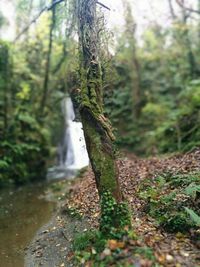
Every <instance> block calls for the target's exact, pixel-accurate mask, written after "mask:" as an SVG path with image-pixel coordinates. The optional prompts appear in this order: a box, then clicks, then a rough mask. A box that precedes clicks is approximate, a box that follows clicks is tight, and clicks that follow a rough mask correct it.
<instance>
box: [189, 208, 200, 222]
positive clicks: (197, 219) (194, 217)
mask: <svg viewBox="0 0 200 267" xmlns="http://www.w3.org/2000/svg"><path fill="white" fill-rule="evenodd" d="M185 210H186V212H187V213H188V214H189V215H190V217H191V219H192V221H193V222H194V223H195V224H196V225H197V226H200V216H199V215H197V214H196V213H195V212H194V211H193V210H191V209H188V208H186V207H185Z"/></svg>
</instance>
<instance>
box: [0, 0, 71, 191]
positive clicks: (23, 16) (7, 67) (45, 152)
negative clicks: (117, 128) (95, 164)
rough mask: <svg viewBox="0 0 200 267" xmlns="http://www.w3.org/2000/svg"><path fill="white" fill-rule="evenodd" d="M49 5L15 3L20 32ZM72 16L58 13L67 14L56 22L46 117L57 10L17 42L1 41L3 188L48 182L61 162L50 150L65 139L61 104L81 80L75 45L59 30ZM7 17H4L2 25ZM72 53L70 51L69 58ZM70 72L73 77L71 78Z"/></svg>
mask: <svg viewBox="0 0 200 267" xmlns="http://www.w3.org/2000/svg"><path fill="white" fill-rule="evenodd" d="M42 2H43V3H42ZM40 4H41V6H40ZM44 4H45V3H44V1H40V3H39V2H37V1H36V3H34V4H33V5H32V2H30V1H27V0H18V1H16V3H14V5H15V7H16V16H15V18H16V21H15V22H16V27H17V32H18V33H20V32H21V31H22V30H23V29H24V27H25V26H27V25H28V24H29V22H30V18H31V17H32V16H33V15H34V14H36V13H37V14H38V10H39V9H40V8H41V7H42V8H43V7H44ZM61 5H62V4H61ZM67 12H69V10H68V11H67V9H63V8H59V9H57V11H56V16H57V17H59V14H61V13H62V16H60V17H59V21H57V22H56V27H55V29H54V33H53V47H52V53H51V62H50V63H51V64H50V69H49V84H48V94H47V99H46V105H45V106H44V114H43V115H42V114H41V100H42V96H43V93H44V79H45V69H46V62H47V54H48V49H49V27H50V24H51V21H50V19H51V16H50V13H51V11H50V12H46V13H44V14H43V15H42V16H41V17H40V19H39V20H37V23H36V27H34V29H32V28H31V27H30V29H29V31H27V32H25V33H24V34H23V35H22V36H21V37H20V39H18V40H17V41H16V42H15V43H14V42H13V43H9V42H5V41H2V40H0V110H1V111H0V156H1V161H0V186H4V185H7V184H21V183H26V182H30V181H35V180H36V179H42V178H45V176H46V169H47V164H48V162H50V160H52V158H55V152H54V154H51V153H50V152H51V151H55V150H56V149H54V147H55V146H57V144H58V142H59V141H60V140H61V136H62V129H63V125H62V124H63V117H62V114H61V100H62V99H63V97H65V96H66V93H67V91H69V89H70V90H73V88H74V86H76V79H72V75H71V73H72V72H74V69H75V68H76V63H75V61H74V54H75V53H76V52H75V45H74V44H75V41H73V40H72V39H71V38H70V37H69V38H68V40H67V41H66V40H65V37H63V33H62V34H61V28H62V27H60V26H59V27H57V26H58V25H57V24H60V25H61V24H62V23H63V21H64V20H65V19H66V17H65V15H66V14H67ZM68 15H69V14H68ZM2 19H3V17H2V16H1V14H0V27H1V24H2V22H3V20H2ZM67 49H69V50H70V52H68V56H67V57H66V54H67ZM72 54H73V57H72ZM66 72H67V73H70V75H69V77H68V78H67V79H66ZM52 147H53V148H52Z"/></svg>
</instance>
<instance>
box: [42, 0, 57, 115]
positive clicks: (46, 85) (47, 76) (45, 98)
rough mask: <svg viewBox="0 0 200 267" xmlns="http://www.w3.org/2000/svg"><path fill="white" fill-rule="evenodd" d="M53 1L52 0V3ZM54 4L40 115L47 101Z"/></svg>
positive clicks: (54, 16)
mask: <svg viewBox="0 0 200 267" xmlns="http://www.w3.org/2000/svg"><path fill="white" fill-rule="evenodd" d="M53 3H54V0H52V4H53ZM55 19H56V14H55V6H54V7H53V8H52V18H51V24H50V31H49V47H48V52H47V60H46V67H45V76H44V84H43V94H42V99H41V104H40V115H41V116H42V115H43V112H44V108H45V106H46V102H47V95H48V85H49V72H50V66H51V52H52V45H53V29H54V26H55Z"/></svg>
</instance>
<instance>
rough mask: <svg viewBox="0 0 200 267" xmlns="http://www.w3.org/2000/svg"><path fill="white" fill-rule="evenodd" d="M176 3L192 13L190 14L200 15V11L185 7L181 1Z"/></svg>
mask: <svg viewBox="0 0 200 267" xmlns="http://www.w3.org/2000/svg"><path fill="white" fill-rule="evenodd" d="M176 3H177V4H178V5H179V6H180V7H182V8H184V9H185V10H187V11H190V12H192V13H197V14H199V15H200V11H199V10H196V9H193V8H191V7H186V6H184V4H183V3H182V2H181V0H176Z"/></svg>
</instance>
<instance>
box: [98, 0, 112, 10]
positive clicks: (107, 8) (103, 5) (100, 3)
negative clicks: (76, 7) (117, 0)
mask: <svg viewBox="0 0 200 267" xmlns="http://www.w3.org/2000/svg"><path fill="white" fill-rule="evenodd" d="M97 4H98V5H100V6H102V7H104V8H106V9H108V10H109V11H110V8H109V7H107V6H105V5H104V4H102V3H100V2H98V1H97Z"/></svg>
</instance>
